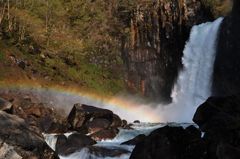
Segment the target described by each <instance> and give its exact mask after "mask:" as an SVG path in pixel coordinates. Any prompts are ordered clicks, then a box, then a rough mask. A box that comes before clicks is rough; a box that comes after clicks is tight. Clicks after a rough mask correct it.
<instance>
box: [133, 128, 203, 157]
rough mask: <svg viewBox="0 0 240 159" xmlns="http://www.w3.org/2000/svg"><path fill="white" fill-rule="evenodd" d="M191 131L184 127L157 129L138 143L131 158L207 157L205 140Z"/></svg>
mask: <svg viewBox="0 0 240 159" xmlns="http://www.w3.org/2000/svg"><path fill="white" fill-rule="evenodd" d="M195 129H196V128H195ZM197 131H198V130H197V129H196V132H197ZM190 132H193V131H190ZM190 132H189V131H187V130H184V129H183V128H182V127H169V126H166V127H163V128H160V129H157V130H155V131H153V132H152V133H151V134H150V135H149V136H147V137H145V139H144V140H143V141H141V142H139V143H138V144H137V145H136V147H135V148H134V150H133V152H132V154H131V157H130V159H158V158H159V159H160V158H161V159H193V158H194V159H203V158H205V157H206V145H205V142H204V141H202V140H201V138H200V136H199V137H197V136H196V135H194V134H192V133H190ZM198 134H199V133H198Z"/></svg>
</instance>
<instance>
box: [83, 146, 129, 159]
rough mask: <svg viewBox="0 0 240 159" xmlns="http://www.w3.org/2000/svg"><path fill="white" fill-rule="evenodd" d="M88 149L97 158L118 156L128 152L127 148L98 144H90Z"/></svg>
mask: <svg viewBox="0 0 240 159" xmlns="http://www.w3.org/2000/svg"><path fill="white" fill-rule="evenodd" d="M88 150H89V152H90V153H91V154H93V155H94V156H97V157H99V158H120V156H121V155H125V154H129V153H130V152H129V151H128V150H125V149H122V148H119V147H111V148H105V147H98V146H90V147H88Z"/></svg>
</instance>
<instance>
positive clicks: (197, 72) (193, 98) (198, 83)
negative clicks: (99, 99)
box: [45, 18, 223, 159]
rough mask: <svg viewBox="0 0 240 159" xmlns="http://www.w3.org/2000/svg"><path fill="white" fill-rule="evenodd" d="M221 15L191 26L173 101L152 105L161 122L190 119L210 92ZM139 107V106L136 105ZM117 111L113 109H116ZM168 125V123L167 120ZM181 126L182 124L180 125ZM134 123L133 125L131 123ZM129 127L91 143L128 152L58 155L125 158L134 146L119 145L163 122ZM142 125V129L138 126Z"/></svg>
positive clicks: (81, 158) (75, 158) (50, 139)
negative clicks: (109, 139) (166, 103)
mask: <svg viewBox="0 0 240 159" xmlns="http://www.w3.org/2000/svg"><path fill="white" fill-rule="evenodd" d="M222 20H223V18H219V19H217V20H215V21H214V22H208V23H204V24H201V25H197V26H194V27H193V28H192V30H191V34H190V38H189V41H188V42H187V43H186V46H185V49H184V51H183V58H182V62H183V66H184V67H183V70H182V71H181V72H180V74H179V77H178V79H177V82H176V84H175V86H174V88H173V91H172V98H173V102H172V103H171V104H169V105H159V106H158V107H157V108H155V109H156V110H155V109H154V108H152V107H151V108H152V111H154V112H155V113H156V114H158V116H160V121H161V122H178V123H183V122H189V123H191V122H192V117H193V114H194V113H195V110H196V108H197V107H198V106H199V105H200V104H201V103H202V102H204V101H205V100H206V99H207V98H208V97H209V96H210V95H211V85H212V73H213V66H214V61H215V54H216V41H217V37H218V30H219V26H220V24H221V22H222ZM136 109H140V107H139V106H138V107H136ZM116 112H117V111H116ZM168 124H169V123H168ZM181 125H182V124H181ZM135 126H136V125H135ZM139 126H140V128H141V129H139V128H137V127H135V129H133V130H120V132H119V134H118V135H117V137H116V138H115V139H113V140H111V141H105V142H104V141H102V142H98V143H97V144H96V145H94V146H100V147H105V148H108V149H109V150H110V151H111V148H113V147H115V148H116V147H119V148H121V149H122V148H124V149H125V150H127V151H128V153H125V154H122V155H121V156H116V157H103V156H101V154H100V155H99V154H95V153H94V152H91V151H90V149H89V148H83V149H81V150H79V151H78V152H75V153H73V154H71V155H69V156H65V157H63V156H60V158H61V159H128V158H129V157H130V152H132V150H133V148H134V146H130V147H129V146H126V145H120V143H121V142H124V141H127V140H129V139H130V138H133V137H135V136H137V135H138V134H146V135H148V134H149V132H150V131H152V130H155V129H157V128H159V127H162V126H163V125H161V124H158V125H151V124H150V123H147V124H146V125H142V124H140V125H139ZM142 127H143V129H142ZM45 139H46V141H47V143H48V144H49V145H50V146H51V147H52V149H53V150H54V149H55V144H56V140H57V138H56V137H55V136H51V135H45Z"/></svg>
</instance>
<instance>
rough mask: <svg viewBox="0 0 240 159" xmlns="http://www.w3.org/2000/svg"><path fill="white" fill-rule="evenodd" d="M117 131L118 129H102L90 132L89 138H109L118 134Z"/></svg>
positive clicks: (98, 139) (97, 139)
mask: <svg viewBox="0 0 240 159" xmlns="http://www.w3.org/2000/svg"><path fill="white" fill-rule="evenodd" d="M118 132H119V130H118V129H104V130H100V131H98V132H96V133H93V134H91V138H92V139H94V140H96V141H101V140H111V139H113V138H114V137H115V136H116V135H117V134H118Z"/></svg>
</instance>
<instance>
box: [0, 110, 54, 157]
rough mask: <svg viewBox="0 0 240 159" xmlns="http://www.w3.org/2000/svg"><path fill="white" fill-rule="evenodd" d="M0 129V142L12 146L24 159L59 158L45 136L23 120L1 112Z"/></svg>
mask: <svg viewBox="0 0 240 159" xmlns="http://www.w3.org/2000/svg"><path fill="white" fill-rule="evenodd" d="M0 127H1V129H0V140H1V141H4V143H6V144H7V145H9V146H12V147H13V149H14V151H16V153H17V154H18V155H19V156H21V157H22V158H31V157H33V158H34V157H35V158H46V159H53V158H57V156H55V154H54V152H53V151H52V150H51V149H50V148H49V147H48V145H47V144H46V143H45V141H44V139H43V136H42V135H41V134H38V133H37V132H34V131H33V130H32V129H30V128H29V127H30V126H29V125H28V124H27V123H26V122H25V121H24V120H23V119H21V118H19V117H17V116H15V115H10V114H7V113H5V112H3V111H0ZM16 153H13V154H16Z"/></svg>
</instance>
